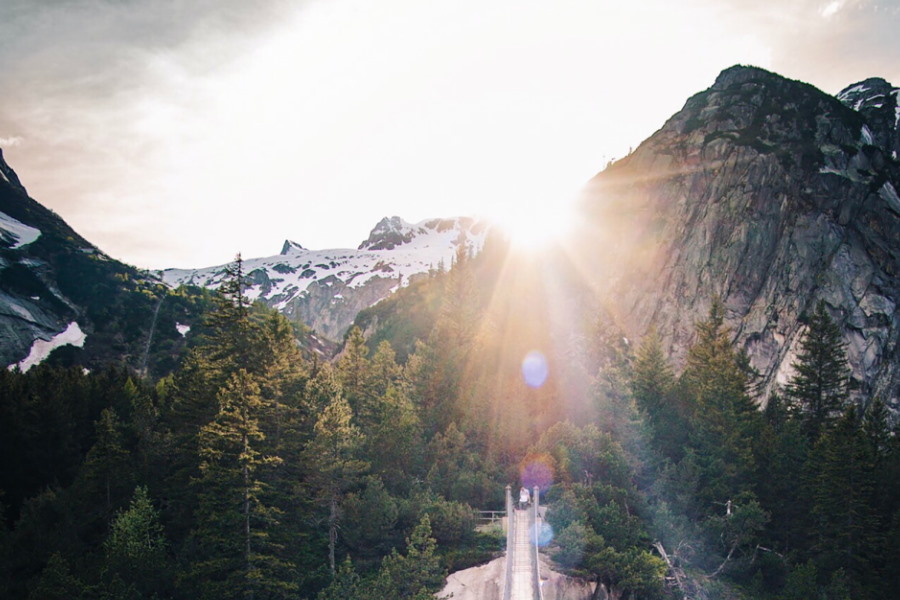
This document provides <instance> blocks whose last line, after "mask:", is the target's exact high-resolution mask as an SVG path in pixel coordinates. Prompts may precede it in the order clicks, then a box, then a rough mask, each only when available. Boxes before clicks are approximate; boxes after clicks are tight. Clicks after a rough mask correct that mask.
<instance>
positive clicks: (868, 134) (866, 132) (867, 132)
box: [860, 125, 874, 146]
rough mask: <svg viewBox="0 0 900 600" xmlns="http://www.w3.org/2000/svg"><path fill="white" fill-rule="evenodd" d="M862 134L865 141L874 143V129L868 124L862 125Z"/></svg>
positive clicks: (869, 143) (867, 143) (870, 143)
mask: <svg viewBox="0 0 900 600" xmlns="http://www.w3.org/2000/svg"><path fill="white" fill-rule="evenodd" d="M860 135H862V139H863V143H865V144H866V145H869V146H871V145H873V144H874V141H873V137H872V130H871V129H869V126H868V125H863V126H862V131H860Z"/></svg>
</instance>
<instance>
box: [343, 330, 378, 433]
mask: <svg viewBox="0 0 900 600" xmlns="http://www.w3.org/2000/svg"><path fill="white" fill-rule="evenodd" d="M368 356H369V349H368V347H367V346H366V338H365V336H363V333H362V330H361V329H360V328H359V327H358V326H356V325H354V326H353V327H352V328H351V329H350V332H349V333H348V334H347V341H346V342H345V343H344V351H343V353H342V354H341V357H340V359H338V363H337V371H336V372H337V378H338V381H339V382H340V384H341V390H342V391H343V395H344V399H345V400H347V402H348V403H349V404H350V408H351V409H352V410H353V414H354V415H355V416H356V418H357V420H358V421H359V422H360V423H368V421H369V420H370V416H371V415H370V414H369V413H370V411H371V407H370V406H369V404H370V402H369V401H370V396H371V394H370V391H369V383H370V380H371V377H370V373H369V359H368Z"/></svg>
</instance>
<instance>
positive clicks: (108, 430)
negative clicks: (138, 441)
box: [75, 408, 133, 539]
mask: <svg viewBox="0 0 900 600" xmlns="http://www.w3.org/2000/svg"><path fill="white" fill-rule="evenodd" d="M96 431H97V433H96V435H97V441H96V442H94V445H93V446H92V447H91V449H90V450H89V451H88V454H87V456H86V457H85V460H84V465H83V466H82V468H81V471H80V472H79V474H78V480H77V481H76V482H75V489H76V490H78V493H77V498H78V501H79V502H80V503H84V505H83V506H80V507H78V508H77V509H76V510H78V512H80V513H81V514H82V518H81V519H80V520H81V522H82V523H84V525H85V526H87V527H90V528H91V529H93V530H94V531H92V532H91V533H92V534H99V535H100V536H101V539H102V536H103V535H105V533H106V531H105V530H106V526H107V525H108V523H109V522H110V520H111V519H112V516H113V513H114V512H115V509H116V508H117V507H119V506H121V505H122V504H124V502H125V501H126V500H127V498H128V494H129V490H131V489H132V486H133V480H132V468H131V455H130V453H129V452H128V450H126V449H125V447H124V443H123V440H122V422H121V421H120V420H119V417H118V416H117V415H116V413H115V412H114V411H113V410H112V409H110V408H107V409H104V410H103V412H102V413H100V419H99V420H98V421H97V423H96Z"/></svg>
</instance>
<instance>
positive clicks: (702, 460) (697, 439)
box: [679, 299, 762, 514]
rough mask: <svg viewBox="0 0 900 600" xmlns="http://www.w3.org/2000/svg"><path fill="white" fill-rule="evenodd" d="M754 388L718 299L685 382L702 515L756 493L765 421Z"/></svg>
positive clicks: (702, 329)
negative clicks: (756, 449) (757, 452)
mask: <svg viewBox="0 0 900 600" xmlns="http://www.w3.org/2000/svg"><path fill="white" fill-rule="evenodd" d="M750 387H751V378H750V374H749V373H748V370H747V366H746V363H745V361H744V360H743V359H742V358H741V356H740V355H739V354H738V353H736V352H735V350H734V348H733V346H732V344H731V340H730V334H729V331H728V329H727V328H726V327H725V325H724V308H723V306H722V304H721V302H720V301H719V300H718V299H716V300H715V301H713V304H712V307H711V308H710V313H709V317H708V318H707V319H706V320H705V321H701V322H700V323H698V324H697V341H696V342H695V343H694V344H693V345H692V346H691V348H690V349H689V350H688V356H687V366H686V368H685V370H684V372H683V373H682V375H681V379H680V381H679V393H681V394H682V395H683V396H682V397H683V398H684V400H683V402H684V403H685V405H686V406H687V407H689V410H688V412H689V414H690V419H689V422H690V424H691V426H692V429H691V432H690V441H689V446H690V447H691V448H692V449H693V450H694V453H693V459H694V460H695V461H696V465H697V466H698V467H699V472H698V474H699V476H700V485H699V488H698V491H697V492H698V497H697V498H696V505H695V508H696V510H698V511H699V513H700V514H709V513H710V512H711V510H712V507H713V506H714V503H716V502H719V503H724V502H726V501H728V500H730V499H733V498H734V497H735V496H737V494H739V493H741V492H743V491H748V490H749V489H750V487H751V484H752V474H753V472H754V470H755V465H754V461H753V452H752V449H753V440H754V439H756V437H757V436H758V435H759V432H760V429H761V425H762V418H761V416H760V413H759V412H758V411H757V410H756V406H755V405H754V404H753V401H752V399H751V398H750V395H749V390H750Z"/></svg>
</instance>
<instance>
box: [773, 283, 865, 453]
mask: <svg viewBox="0 0 900 600" xmlns="http://www.w3.org/2000/svg"><path fill="white" fill-rule="evenodd" d="M793 368H794V371H795V375H794V376H793V377H792V378H791V380H790V382H789V383H788V386H787V388H786V389H785V394H786V396H787V398H788V400H789V401H790V402H791V405H792V408H793V410H794V411H795V412H796V413H797V414H798V415H799V417H800V419H801V421H802V422H803V424H804V431H805V432H806V434H807V435H808V436H809V438H810V439H811V440H813V441H815V440H816V438H818V436H819V434H820V433H821V432H822V430H823V429H825V428H827V427H828V426H829V425H830V423H832V422H833V421H834V419H836V418H837V417H838V416H839V415H840V413H841V411H842V409H843V407H844V403H845V402H846V401H847V398H848V384H849V370H848V367H847V357H846V352H845V350H844V342H843V340H842V338H841V330H840V327H838V325H837V323H835V322H834V321H833V320H832V319H831V316H830V315H829V314H828V310H827V309H826V307H825V302H824V301H823V300H820V301H819V303H818V304H817V305H816V310H815V312H814V313H813V314H812V316H811V317H810V319H809V325H808V326H807V329H806V331H805V332H804V334H803V338H802V339H801V341H800V352H799V353H798V355H797V360H796V361H795V362H794V364H793Z"/></svg>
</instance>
